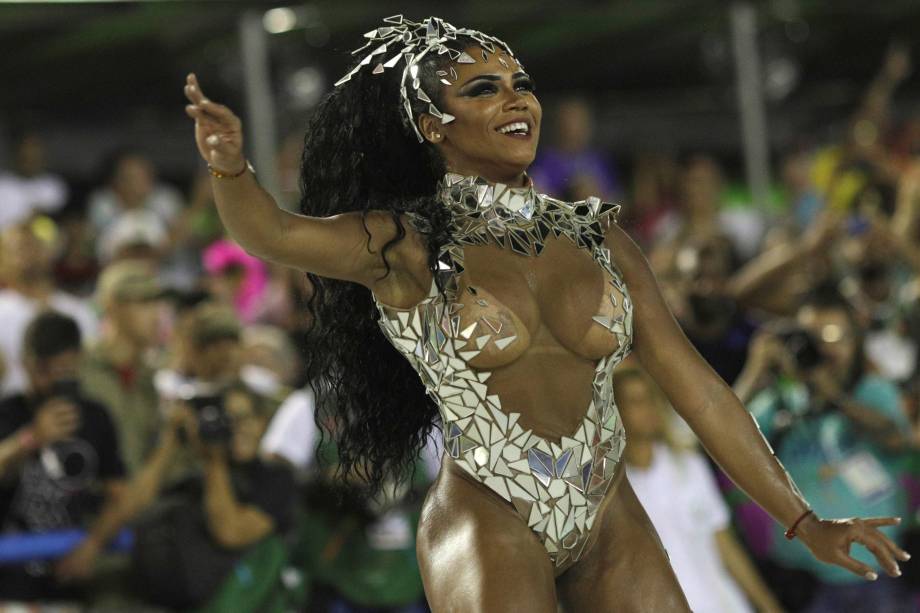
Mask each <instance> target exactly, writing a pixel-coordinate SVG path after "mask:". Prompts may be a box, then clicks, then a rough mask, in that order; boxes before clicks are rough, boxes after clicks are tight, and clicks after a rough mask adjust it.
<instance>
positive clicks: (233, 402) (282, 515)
mask: <svg viewBox="0 0 920 613" xmlns="http://www.w3.org/2000/svg"><path fill="white" fill-rule="evenodd" d="M270 412H271V405H270V403H268V402H267V401H266V400H265V399H264V398H262V397H260V396H258V395H257V394H255V393H253V392H252V391H251V390H249V389H248V388H246V387H245V386H243V385H242V384H238V383H237V384H232V385H231V386H230V387H227V388H226V389H225V390H224V391H223V392H222V393H220V395H218V396H211V395H207V396H193V397H191V398H188V399H187V400H185V401H176V402H174V403H172V405H171V408H170V413H169V418H168V422H167V425H166V426H165V427H164V431H163V435H162V437H161V439H160V442H159V444H158V446H157V447H156V449H155V450H154V452H153V453H152V454H151V456H150V458H149V459H148V461H147V462H146V463H145V464H144V466H143V467H142V468H141V469H140V471H138V473H137V475H136V476H135V477H134V478H133V479H132V481H131V483H130V484H129V485H128V487H127V488H126V491H125V494H124V496H123V497H122V500H121V504H120V505H119V506H118V507H117V508H113V509H112V510H111V512H109V513H108V514H107V515H106V516H105V517H103V518H101V520H100V524H99V526H98V529H97V530H96V531H95V532H94V534H93V536H92V538H93V540H94V541H96V542H98V543H100V544H102V543H105V542H107V541H108V540H109V539H110V538H111V537H112V536H113V535H114V534H115V533H117V532H118V530H119V529H120V527H121V526H123V525H124V524H126V523H129V522H132V521H134V520H135V519H137V520H138V521H137V524H136V527H135V538H136V543H135V551H134V558H133V566H134V574H135V580H136V581H135V583H136V585H137V587H138V588H139V590H140V591H141V592H142V596H143V597H144V598H145V599H146V600H148V601H151V602H153V603H156V604H161V605H165V606H171V607H179V608H186V607H194V606H200V605H202V604H204V603H205V602H206V601H207V599H208V598H210V597H211V596H212V595H213V594H214V593H215V592H216V591H217V590H218V589H219V587H220V585H221V583H222V582H223V580H224V578H225V577H226V575H227V573H229V571H230V570H231V569H232V568H233V567H234V565H235V564H236V562H237V561H238V560H239V559H240V558H241V557H242V555H243V553H245V551H246V550H247V549H248V548H249V547H250V546H253V545H255V544H257V543H258V542H260V541H261V540H263V539H264V538H266V537H268V536H270V535H272V534H283V533H284V532H285V531H286V530H287V529H288V528H289V527H290V524H291V521H292V519H293V517H292V515H293V510H294V502H295V487H294V485H295V484H294V477H293V472H292V471H291V469H290V468H289V467H287V466H286V465H284V464H281V463H271V462H266V461H263V460H262V459H260V458H259V454H258V451H259V441H260V440H261V438H262V435H263V433H264V432H265V427H266V425H267V422H268V419H269V417H270ZM183 449H191V450H193V451H194V453H195V455H196V457H197V459H198V466H199V468H200V469H201V471H200V473H201V474H200V476H199V477H198V478H195V479H192V480H189V481H186V482H184V483H182V484H181V485H174V486H172V487H169V486H167V477H168V474H169V468H170V465H171V463H172V462H173V461H174V460H176V458H177V457H179V456H180V454H181V453H182V451H183ZM142 513H143V515H142ZM98 550H99V548H98V547H95V548H94V551H98Z"/></svg>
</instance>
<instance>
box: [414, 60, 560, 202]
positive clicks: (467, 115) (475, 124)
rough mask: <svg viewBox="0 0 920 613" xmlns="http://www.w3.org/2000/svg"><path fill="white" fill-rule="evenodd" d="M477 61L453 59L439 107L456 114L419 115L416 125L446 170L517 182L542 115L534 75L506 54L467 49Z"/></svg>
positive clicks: (531, 154)
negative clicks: (443, 117)
mask: <svg viewBox="0 0 920 613" xmlns="http://www.w3.org/2000/svg"><path fill="white" fill-rule="evenodd" d="M466 53H468V54H469V55H470V56H471V57H473V58H475V60H476V62H475V63H472V64H460V63H456V64H452V67H453V69H454V70H455V71H456V73H457V79H456V80H455V81H454V82H453V83H452V84H450V85H442V86H441V92H440V94H441V95H440V98H441V100H440V101H439V104H438V108H439V109H440V110H441V112H444V113H449V114H451V115H453V116H454V117H455V119H454V121H452V122H450V123H447V124H442V123H441V121H440V119H438V118H436V117H434V116H432V115H429V114H422V115H421V116H420V117H419V118H418V122H419V124H418V125H419V129H420V130H421V133H422V135H423V136H424V137H425V139H426V140H428V141H429V142H430V143H432V144H434V146H435V147H437V148H438V150H439V152H440V153H441V156H442V157H443V159H444V162H445V165H446V166H447V169H448V170H449V171H451V172H456V173H460V174H464V175H478V176H480V177H482V178H484V179H487V180H489V181H494V182H501V183H507V184H509V185H520V184H521V183H522V182H523V180H524V171H525V170H527V167H528V166H530V164H531V163H532V162H533V160H534V157H535V156H536V153H537V142H538V140H539V137H540V122H541V119H542V117H543V112H542V109H541V108H540V102H539V101H538V100H537V98H536V96H534V85H533V80H532V79H531V78H530V76H529V75H528V74H527V73H526V72H524V70H523V69H522V67H521V66H520V64H518V62H517V60H515V59H514V58H513V57H511V56H510V55H508V54H506V53H503V52H500V53H487V54H486V58H487V59H485V60H484V59H483V53H482V50H481V48H480V47H476V46H473V47H468V48H467V49H466Z"/></svg>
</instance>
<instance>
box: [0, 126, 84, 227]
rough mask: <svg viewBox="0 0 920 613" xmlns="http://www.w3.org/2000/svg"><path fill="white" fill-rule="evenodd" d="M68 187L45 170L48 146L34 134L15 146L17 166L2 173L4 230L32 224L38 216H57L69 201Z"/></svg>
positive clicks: (0, 191) (0, 193) (0, 218)
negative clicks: (28, 223) (30, 220)
mask: <svg viewBox="0 0 920 613" xmlns="http://www.w3.org/2000/svg"><path fill="white" fill-rule="evenodd" d="M67 195H68V189H67V184H66V183H65V182H64V181H63V179H61V178H60V177H58V176H57V175H55V174H52V173H50V172H48V171H47V169H46V168H45V145H44V143H43V142H42V139H41V137H39V136H38V135H37V134H34V133H26V134H24V135H22V136H21V137H20V138H19V139H18V141H17V142H16V143H15V158H14V166H13V168H12V169H11V170H10V171H6V172H2V173H0V202H2V203H3V206H0V230H2V229H3V228H6V227H7V226H11V225H14V224H19V223H23V222H27V221H29V219H30V218H31V217H32V216H33V215H34V214H36V213H55V212H57V211H59V210H60V209H61V208H62V207H63V206H64V204H65V203H66V202H67Z"/></svg>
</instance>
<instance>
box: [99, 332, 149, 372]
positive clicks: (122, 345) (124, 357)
mask: <svg viewBox="0 0 920 613" xmlns="http://www.w3.org/2000/svg"><path fill="white" fill-rule="evenodd" d="M102 350H103V352H104V353H105V356H106V357H107V358H108V359H109V360H111V362H112V363H113V364H114V365H115V366H129V365H131V364H136V363H138V362H140V360H141V357H142V356H143V354H144V348H143V347H141V346H140V345H138V344H136V343H133V342H131V341H130V340H128V339H126V338H125V337H124V336H122V335H120V334H118V333H117V332H116V331H115V330H112V331H111V332H109V333H108V334H106V335H105V336H104V338H103V341H102Z"/></svg>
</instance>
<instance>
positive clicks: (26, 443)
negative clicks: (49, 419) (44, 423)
mask: <svg viewBox="0 0 920 613" xmlns="http://www.w3.org/2000/svg"><path fill="white" fill-rule="evenodd" d="M16 441H17V442H18V443H19V448H20V449H21V450H23V451H24V452H26V453H31V452H33V451H35V450H36V449H38V448H39V447H40V446H41V443H40V441H39V440H38V436H37V435H36V434H35V428H34V427H32V426H29V427H27V428H22V429H21V430H20V431H19V432H18V433H17V435H16Z"/></svg>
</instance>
